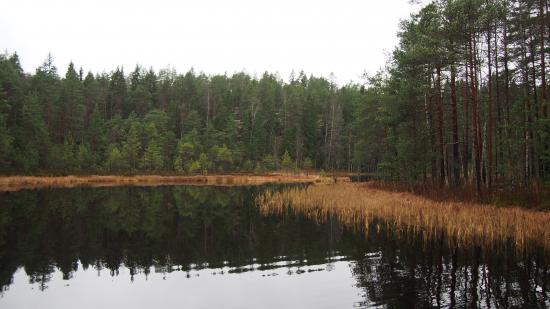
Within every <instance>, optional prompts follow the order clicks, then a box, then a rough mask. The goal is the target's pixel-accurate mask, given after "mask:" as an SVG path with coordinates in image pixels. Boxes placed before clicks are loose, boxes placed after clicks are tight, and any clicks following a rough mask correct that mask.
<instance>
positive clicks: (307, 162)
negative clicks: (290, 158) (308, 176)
mask: <svg viewBox="0 0 550 309" xmlns="http://www.w3.org/2000/svg"><path fill="white" fill-rule="evenodd" d="M311 168H313V161H311V159H310V158H309V157H306V158H305V159H304V169H306V170H309V169H311Z"/></svg>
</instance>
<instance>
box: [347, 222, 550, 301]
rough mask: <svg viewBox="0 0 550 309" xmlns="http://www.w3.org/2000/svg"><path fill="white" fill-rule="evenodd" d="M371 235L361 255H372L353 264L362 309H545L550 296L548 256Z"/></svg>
mask: <svg viewBox="0 0 550 309" xmlns="http://www.w3.org/2000/svg"><path fill="white" fill-rule="evenodd" d="M369 231H370V233H369V235H368V240H367V244H368V245H367V246H366V247H365V248H364V249H363V250H362V251H360V252H371V253H370V254H367V255H364V254H359V255H358V256H356V257H355V258H356V262H355V263H353V264H352V273H353V274H354V276H355V277H356V279H357V284H358V286H360V287H361V288H362V289H363V290H364V293H365V295H364V298H365V301H364V303H363V305H365V306H372V305H378V304H385V305H386V306H387V307H388V308H410V307H450V308H463V307H472V308H479V307H496V308H499V307H504V308H508V307H514V306H516V307H523V308H543V307H545V303H544V302H545V301H548V299H549V297H550V293H549V291H548V289H549V288H550V284H549V283H548V281H547V280H548V279H547V278H548V270H549V267H548V264H547V258H546V257H544V255H543V254H539V253H538V252H531V253H529V254H527V253H522V254H518V253H517V252H516V251H514V250H513V249H511V248H509V250H499V251H497V250H493V251H485V250H483V249H481V248H480V247H473V248H449V247H448V246H447V243H446V242H445V241H443V238H441V239H439V240H431V241H429V242H425V241H421V240H419V239H412V240H411V239H410V238H409V239H402V238H399V237H395V235H392V233H391V232H390V231H386V230H384V231H382V232H380V233H377V232H375V228H371V229H369Z"/></svg>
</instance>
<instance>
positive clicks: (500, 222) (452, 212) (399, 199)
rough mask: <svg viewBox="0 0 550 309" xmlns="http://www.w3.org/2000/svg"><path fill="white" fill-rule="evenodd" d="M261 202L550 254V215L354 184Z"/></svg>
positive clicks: (272, 194)
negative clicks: (435, 199)
mask: <svg viewBox="0 0 550 309" xmlns="http://www.w3.org/2000/svg"><path fill="white" fill-rule="evenodd" d="M257 202H258V203H259V205H260V208H261V211H262V212H263V213H266V214H267V213H284V212H286V211H288V210H289V209H290V210H292V211H295V212H298V213H300V214H303V215H305V216H306V217H308V218H310V219H313V220H317V221H324V220H326V219H327V218H328V217H329V216H332V217H336V218H337V219H338V220H340V221H341V222H342V223H344V224H345V225H348V226H352V227H362V228H364V230H365V231H368V228H369V225H370V223H372V222H374V221H377V222H379V221H380V222H384V223H385V224H388V225H391V226H392V227H393V228H395V229H396V230H397V231H398V232H403V233H409V232H413V233H415V234H416V233H421V234H422V236H424V237H426V238H433V237H440V236H442V234H444V236H445V238H446V239H447V241H448V242H449V245H458V246H463V245H471V244H478V245H483V246H490V247H494V246H501V245H504V244H509V243H512V244H513V245H514V246H515V247H516V248H517V249H526V248H528V247H531V246H537V247H542V248H544V249H545V250H547V249H550V212H535V211H529V210H525V209H521V208H518V207H510V208H497V207H495V206H493V205H482V204H476V203H462V202H437V201H433V200H430V199H427V198H423V197H420V196H416V195H413V194H410V193H406V192H388V191H384V190H377V189H373V188H369V187H368V186H366V185H361V184H354V183H336V184H333V185H312V186H309V187H307V188H287V189H284V190H282V191H265V192H264V193H263V194H261V195H260V196H258V198H257Z"/></svg>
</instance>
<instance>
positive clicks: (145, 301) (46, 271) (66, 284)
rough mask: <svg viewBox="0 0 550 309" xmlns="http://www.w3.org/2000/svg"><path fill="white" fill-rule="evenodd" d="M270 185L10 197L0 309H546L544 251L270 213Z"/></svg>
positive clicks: (2, 200)
mask: <svg viewBox="0 0 550 309" xmlns="http://www.w3.org/2000/svg"><path fill="white" fill-rule="evenodd" d="M266 187H267V186H256V187H195V186H163V187H117V188H76V189H48V190H34V191H33V190H29V191H19V192H13V193H1V194H0V289H1V290H0V308H14V309H15V308H38V307H39V308H152V307H159V308H160V307H161V308H410V307H421V308H426V307H427V308H430V307H444V308H454V307H456V308H463V307H482V308H483V307H487V308H490V307H494V308H546V307H550V280H549V279H550V278H549V274H550V272H549V266H548V265H549V264H548V261H549V258H548V256H547V254H545V253H543V252H542V251H539V250H531V251H529V252H516V251H514V250H502V249H499V251H498V252H497V251H492V250H489V249H485V248H479V247H472V248H449V247H448V246H447V245H446V243H447V242H446V241H445V240H444V239H432V240H422V239H421V237H420V236H419V235H410V236H407V235H405V236H404V235H400V236H399V237H397V236H396V235H395V233H394V232H393V231H392V230H389V229H387V228H385V227H384V225H383V224H378V223H373V226H372V227H371V228H369V232H368V234H366V235H365V233H364V232H363V231H362V230H357V229H352V228H348V227H345V226H342V225H341V224H340V223H339V222H338V221H337V220H335V219H333V220H332V219H329V220H328V221H327V222H320V223H318V222H313V221H310V220H308V219H306V218H305V217H303V216H301V215H300V214H296V213H293V212H292V211H289V212H288V213H286V214H284V215H263V214H261V213H260V211H259V209H258V207H257V205H255V202H254V199H255V196H256V195H257V194H258V193H260V192H261V191H262V190H264V189H265V188H266ZM271 188H272V189H273V188H277V187H271Z"/></svg>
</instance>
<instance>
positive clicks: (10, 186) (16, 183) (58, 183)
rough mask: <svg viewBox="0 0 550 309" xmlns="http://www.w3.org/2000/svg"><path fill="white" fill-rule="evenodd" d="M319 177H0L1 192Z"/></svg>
mask: <svg viewBox="0 0 550 309" xmlns="http://www.w3.org/2000/svg"><path fill="white" fill-rule="evenodd" d="M330 181H332V180H331V179H330V178H327V177H321V176H319V175H283V174H270V175H196V176H163V175H136V176H104V175H92V176H60V177H37V176H9V177H0V192H2V191H17V190H22V189H38V188H46V187H68V188H71V187H82V186H88V187H108V186H159V185H178V184H186V185H220V186H232V185H233V186H238V185H240V186H242V185H259V184H265V183H313V182H317V183H319V182H330Z"/></svg>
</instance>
